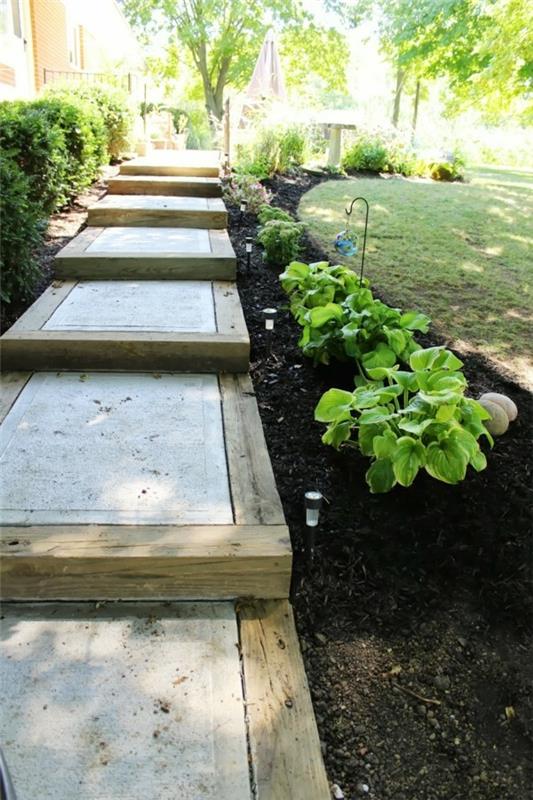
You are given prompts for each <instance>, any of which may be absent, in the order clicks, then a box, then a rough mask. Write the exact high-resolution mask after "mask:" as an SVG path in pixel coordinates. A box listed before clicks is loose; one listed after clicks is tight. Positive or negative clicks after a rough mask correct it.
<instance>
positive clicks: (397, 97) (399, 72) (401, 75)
mask: <svg viewBox="0 0 533 800" xmlns="http://www.w3.org/2000/svg"><path fill="white" fill-rule="evenodd" d="M404 80H405V71H404V70H403V69H402V68H401V67H400V65H399V64H398V66H397V68H396V90H395V93H394V108H393V110H392V124H393V125H394V127H395V128H397V127H398V122H399V119H400V102H401V99H402V89H403V82H404Z"/></svg>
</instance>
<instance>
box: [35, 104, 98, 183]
mask: <svg viewBox="0 0 533 800" xmlns="http://www.w3.org/2000/svg"><path fill="white" fill-rule="evenodd" d="M32 105H33V107H34V108H35V109H37V110H38V111H40V112H41V113H42V114H43V116H44V117H45V118H46V120H47V121H48V123H49V124H50V125H51V126H56V127H57V128H59V129H60V131H61V133H62V136H63V142H62V150H63V157H64V158H65V161H66V173H67V174H66V180H65V193H66V194H67V195H68V196H71V195H73V194H76V193H78V192H79V191H81V190H82V189H84V188H86V187H87V186H89V185H90V184H91V183H92V182H93V181H94V180H95V179H96V178H97V177H98V173H99V170H100V168H101V167H102V166H103V164H105V163H106V161H107V160H108V159H107V149H106V144H107V134H106V130H105V127H104V123H103V121H102V118H101V117H100V115H99V114H97V112H96V111H95V110H94V108H93V107H92V106H91V105H90V104H88V103H85V102H83V101H80V100H77V99H76V98H74V100H70V101H67V100H65V101H63V100H59V99H57V98H49V99H46V100H38V101H36V102H35V103H33V104H32Z"/></svg>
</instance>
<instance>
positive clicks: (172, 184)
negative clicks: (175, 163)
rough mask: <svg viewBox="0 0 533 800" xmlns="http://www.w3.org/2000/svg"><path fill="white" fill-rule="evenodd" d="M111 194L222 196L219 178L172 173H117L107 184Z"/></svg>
mask: <svg viewBox="0 0 533 800" xmlns="http://www.w3.org/2000/svg"><path fill="white" fill-rule="evenodd" d="M107 191H108V192H109V194H151V195H167V196H168V195H178V196H180V197H221V196H222V184H221V183H220V180H219V179H218V178H201V177H194V176H192V175H191V176H189V177H185V176H182V177H175V176H172V175H117V177H116V178H110V179H109V181H108V185H107Z"/></svg>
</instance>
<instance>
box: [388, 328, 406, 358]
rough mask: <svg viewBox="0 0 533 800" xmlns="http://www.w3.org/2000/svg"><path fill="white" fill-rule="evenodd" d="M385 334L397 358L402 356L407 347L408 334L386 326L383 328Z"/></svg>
mask: <svg viewBox="0 0 533 800" xmlns="http://www.w3.org/2000/svg"><path fill="white" fill-rule="evenodd" d="M383 332H384V334H385V336H386V337H387V341H388V343H389V345H390V346H391V348H392V350H394V352H395V353H396V355H397V356H399V355H401V353H403V351H404V350H405V348H406V346H407V342H408V334H406V333H405V332H404V331H401V330H399V329H398V328H387V326H386V325H384V326H383Z"/></svg>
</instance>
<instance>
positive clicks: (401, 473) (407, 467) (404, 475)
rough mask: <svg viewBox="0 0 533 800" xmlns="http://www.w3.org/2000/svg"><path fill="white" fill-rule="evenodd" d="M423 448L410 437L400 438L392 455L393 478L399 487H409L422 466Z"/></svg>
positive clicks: (423, 458)
mask: <svg viewBox="0 0 533 800" xmlns="http://www.w3.org/2000/svg"><path fill="white" fill-rule="evenodd" d="M424 461H425V448H424V446H423V444H422V443H421V442H419V441H417V440H416V439H413V438H412V437H411V436H401V437H400V438H399V439H398V441H397V442H396V447H395V449H394V452H393V454H392V467H393V470H394V477H395V478H396V480H397V481H398V483H399V484H401V486H410V485H411V484H412V482H413V481H414V479H415V478H416V476H417V474H418V470H419V469H420V467H422V466H423V465H424Z"/></svg>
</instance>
